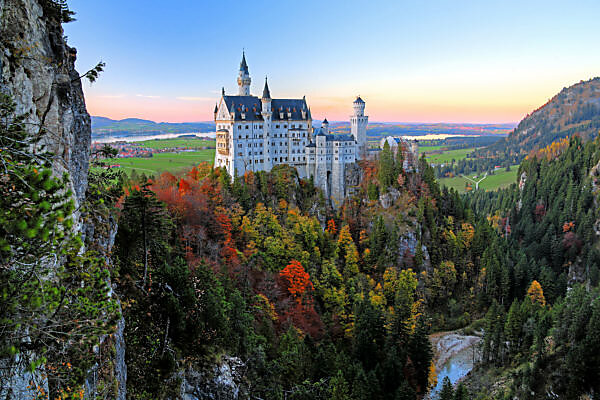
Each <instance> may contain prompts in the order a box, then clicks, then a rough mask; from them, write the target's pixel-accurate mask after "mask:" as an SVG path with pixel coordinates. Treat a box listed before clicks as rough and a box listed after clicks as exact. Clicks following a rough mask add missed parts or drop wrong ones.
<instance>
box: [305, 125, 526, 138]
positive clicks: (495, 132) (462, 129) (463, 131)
mask: <svg viewBox="0 0 600 400" xmlns="http://www.w3.org/2000/svg"><path fill="white" fill-rule="evenodd" d="M319 125H320V122H317V123H316V126H319ZM329 127H330V129H332V130H333V131H334V132H335V133H349V132H350V123H349V122H330V124H329ZM514 127H515V124H514V123H505V124H471V123H464V124H458V123H403V122H369V125H368V126H367V136H368V138H369V139H378V138H381V137H384V136H404V135H406V136H423V135H430V134H439V135H465V136H497V137H498V138H500V137H503V136H505V135H507V134H508V133H509V132H510V131H511V130H513V129H514Z"/></svg>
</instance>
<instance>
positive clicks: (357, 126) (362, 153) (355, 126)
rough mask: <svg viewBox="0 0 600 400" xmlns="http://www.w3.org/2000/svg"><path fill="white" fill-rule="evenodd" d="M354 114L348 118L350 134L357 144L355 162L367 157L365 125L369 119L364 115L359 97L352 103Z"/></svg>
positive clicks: (363, 107) (362, 104)
mask: <svg viewBox="0 0 600 400" xmlns="http://www.w3.org/2000/svg"><path fill="white" fill-rule="evenodd" d="M352 108H353V109H354V114H353V115H352V116H350V133H352V136H354V140H356V143H357V144H358V149H357V150H358V151H357V154H356V159H357V160H362V159H364V158H366V156H367V123H368V121H369V117H368V116H366V115H365V102H364V101H363V99H361V98H360V96H358V97H356V100H354V102H353V103H352Z"/></svg>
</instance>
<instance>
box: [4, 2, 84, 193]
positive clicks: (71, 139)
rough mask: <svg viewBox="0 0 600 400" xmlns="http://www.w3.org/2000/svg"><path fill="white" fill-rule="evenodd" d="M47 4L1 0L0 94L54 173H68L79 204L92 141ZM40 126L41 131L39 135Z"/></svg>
mask: <svg viewBox="0 0 600 400" xmlns="http://www.w3.org/2000/svg"><path fill="white" fill-rule="evenodd" d="M49 11H50V8H49V1H48V0H0V48H1V53H0V90H1V91H2V92H3V93H5V94H9V95H11V96H12V97H13V98H14V100H15V102H16V104H17V113H18V114H28V115H29V117H28V119H27V124H28V126H29V129H30V130H31V132H32V133H35V134H39V135H42V143H44V144H45V145H46V148H47V149H48V150H49V151H51V152H52V153H53V154H55V159H54V170H55V172H56V173H57V174H62V173H63V172H68V173H69V174H70V176H71V183H72V187H73V191H74V193H75V194H76V197H77V200H78V201H79V202H81V200H82V199H83V198H84V196H85V190H86V187H87V171H88V165H89V146H90V140H91V139H90V138H91V122H90V116H89V114H88V112H87V110H86V107H85V100H84V97H83V91H82V88H81V80H80V78H79V74H78V73H77V71H75V67H74V64H75V58H76V54H77V52H76V50H75V49H73V48H71V47H69V46H67V44H66V42H65V40H64V38H63V30H62V27H61V24H60V20H58V19H57V17H54V16H52V15H51V14H50V12H49ZM42 126H43V127H44V130H42V129H41V128H42Z"/></svg>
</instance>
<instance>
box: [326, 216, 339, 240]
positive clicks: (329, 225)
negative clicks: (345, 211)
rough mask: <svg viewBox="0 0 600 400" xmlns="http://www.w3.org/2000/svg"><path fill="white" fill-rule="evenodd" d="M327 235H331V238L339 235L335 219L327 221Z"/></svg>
mask: <svg viewBox="0 0 600 400" xmlns="http://www.w3.org/2000/svg"><path fill="white" fill-rule="evenodd" d="M327 233H329V234H330V235H331V236H335V234H336V233H337V228H336V226H335V221H334V220H333V219H330V220H329V221H327Z"/></svg>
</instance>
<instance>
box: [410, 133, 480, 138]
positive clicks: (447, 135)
mask: <svg viewBox="0 0 600 400" xmlns="http://www.w3.org/2000/svg"><path fill="white" fill-rule="evenodd" d="M479 136H481V135H458V134H452V133H428V134H427V135H403V136H402V139H405V140H444V139H447V138H451V137H479Z"/></svg>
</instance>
